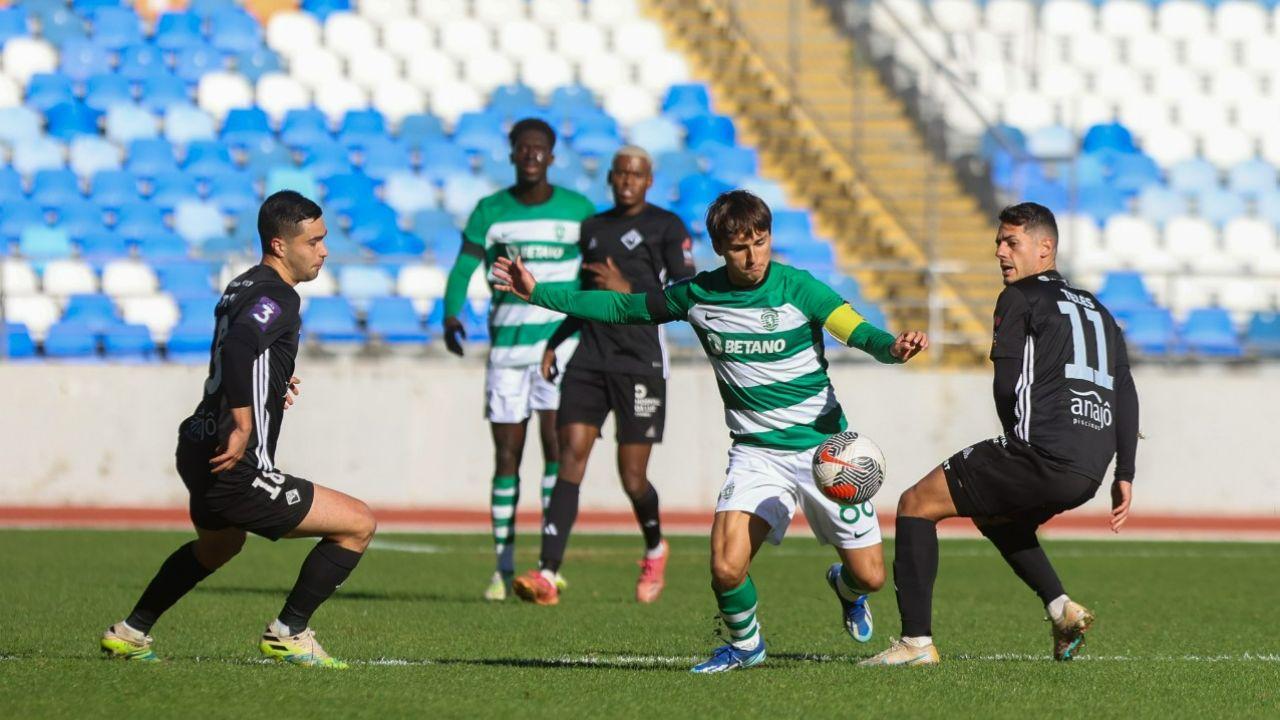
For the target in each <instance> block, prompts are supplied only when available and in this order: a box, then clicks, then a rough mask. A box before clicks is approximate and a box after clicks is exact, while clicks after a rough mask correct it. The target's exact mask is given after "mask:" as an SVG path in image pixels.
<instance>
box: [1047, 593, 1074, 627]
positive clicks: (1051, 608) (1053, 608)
mask: <svg viewBox="0 0 1280 720" xmlns="http://www.w3.org/2000/svg"><path fill="white" fill-rule="evenodd" d="M1070 599H1071V598H1069V597H1067V596H1066V595H1065V594H1064V595H1059V596H1058V597H1056V598H1054V599H1052V600H1050V601H1049V604H1048V605H1045V606H1044V609H1045V611H1047V612H1048V613H1049V619H1050V620H1052V621H1054V622H1062V616H1063V615H1064V614H1065V613H1066V611H1067V601H1068V600H1070Z"/></svg>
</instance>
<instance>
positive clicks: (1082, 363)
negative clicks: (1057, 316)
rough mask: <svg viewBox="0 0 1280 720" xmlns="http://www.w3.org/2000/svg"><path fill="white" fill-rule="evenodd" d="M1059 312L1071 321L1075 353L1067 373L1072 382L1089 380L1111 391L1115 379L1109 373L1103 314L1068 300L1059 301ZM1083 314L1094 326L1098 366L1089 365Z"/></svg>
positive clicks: (1066, 369) (1072, 342)
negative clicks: (1081, 315)
mask: <svg viewBox="0 0 1280 720" xmlns="http://www.w3.org/2000/svg"><path fill="white" fill-rule="evenodd" d="M1058 310H1060V311H1062V314H1063V315H1066V316H1067V317H1068V318H1069V319H1070V320H1071V347H1072V351H1073V353H1074V357H1073V358H1072V361H1071V362H1069V363H1067V367H1066V368H1065V373H1066V375H1067V377H1069V378H1071V379H1072V380H1088V381H1089V382H1091V383H1093V384H1094V385H1097V386H1098V387H1101V388H1106V389H1107V390H1110V389H1111V388H1112V385H1113V384H1114V383H1115V378H1113V377H1112V376H1111V375H1110V374H1108V373H1107V335H1106V327H1105V325H1104V324H1103V322H1102V313H1100V312H1098V311H1097V310H1094V309H1092V308H1081V307H1080V306H1078V305H1076V304H1075V303H1072V302H1067V301H1066V300H1059V301H1058ZM1081 312H1083V313H1084V316H1085V318H1088V320H1089V322H1090V324H1092V325H1093V337H1094V339H1095V341H1096V345H1097V347H1098V364H1097V366H1096V367H1094V366H1090V365H1089V358H1088V347H1087V346H1086V345H1085V341H1084V321H1083V320H1082V319H1081V318H1080V313H1081Z"/></svg>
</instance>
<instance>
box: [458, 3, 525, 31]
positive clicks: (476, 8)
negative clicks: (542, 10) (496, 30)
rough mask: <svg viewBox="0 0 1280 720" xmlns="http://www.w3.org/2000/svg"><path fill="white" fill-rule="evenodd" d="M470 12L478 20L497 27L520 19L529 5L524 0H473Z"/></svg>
mask: <svg viewBox="0 0 1280 720" xmlns="http://www.w3.org/2000/svg"><path fill="white" fill-rule="evenodd" d="M473 2H474V5H473V6H472V10H471V12H472V14H473V15H474V16H475V17H476V19H478V20H483V21H484V22H486V23H488V24H490V25H492V26H494V27H498V26H500V25H503V24H504V23H508V22H511V21H513V20H517V19H522V18H524V16H525V11H526V10H527V9H528V7H529V5H528V3H527V2H526V1H525V0H473Z"/></svg>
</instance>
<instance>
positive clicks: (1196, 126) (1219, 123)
mask: <svg viewBox="0 0 1280 720" xmlns="http://www.w3.org/2000/svg"><path fill="white" fill-rule="evenodd" d="M1176 107H1177V108H1178V126H1179V127H1181V128H1182V129H1184V130H1189V131H1191V132H1193V133H1195V134H1197V135H1199V134H1207V133H1211V132H1214V131H1216V130H1218V129H1219V128H1225V127H1226V126H1227V107H1226V106H1225V105H1223V104H1221V103H1215V102H1205V98H1204V96H1202V95H1200V94H1198V93H1197V94H1194V95H1188V96H1186V97H1184V98H1183V99H1182V100H1179V101H1178V103H1177V106H1176Z"/></svg>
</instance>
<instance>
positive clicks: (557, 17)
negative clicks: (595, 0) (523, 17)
mask: <svg viewBox="0 0 1280 720" xmlns="http://www.w3.org/2000/svg"><path fill="white" fill-rule="evenodd" d="M529 17H532V18H533V19H534V20H537V21H538V22H540V23H542V24H543V25H544V26H546V27H548V28H555V27H559V26H560V25H562V24H564V23H567V22H570V21H573V20H578V19H580V18H581V17H582V0H531V2H530V3H529Z"/></svg>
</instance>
